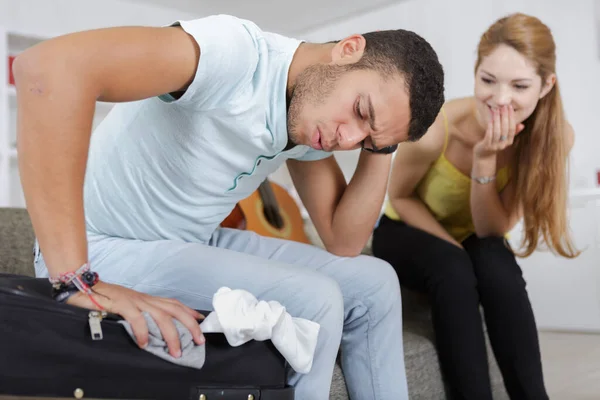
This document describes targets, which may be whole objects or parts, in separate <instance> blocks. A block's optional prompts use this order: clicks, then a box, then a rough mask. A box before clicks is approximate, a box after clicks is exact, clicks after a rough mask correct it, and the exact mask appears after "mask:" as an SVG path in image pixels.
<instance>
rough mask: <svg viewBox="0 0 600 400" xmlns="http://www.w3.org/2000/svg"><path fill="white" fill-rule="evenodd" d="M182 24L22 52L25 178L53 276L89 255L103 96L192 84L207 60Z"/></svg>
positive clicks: (17, 68)
mask: <svg viewBox="0 0 600 400" xmlns="http://www.w3.org/2000/svg"><path fill="white" fill-rule="evenodd" d="M199 52H200V50H199V48H198V45H197V44H196V42H195V41H194V40H193V39H192V38H191V37H190V36H189V35H188V34H187V33H185V32H184V31H183V30H182V29H179V28H145V27H130V28H110V29H100V30H94V31H87V32H81V33H75V34H71V35H66V36H62V37H58V38H55V39H51V40H48V41H46V42H43V43H41V44H39V45H37V46H35V47H32V48H31V49H28V50H27V51H25V52H24V53H22V54H21V55H19V56H18V57H17V59H16V60H15V62H14V66H13V70H14V74H15V81H16V88H17V93H18V96H17V99H18V109H19V116H18V123H17V130H18V133H17V135H18V150H19V168H20V174H21V181H22V185H23V189H24V192H25V199H26V201H27V208H28V211H29V214H30V216H31V221H32V224H33V227H34V230H35V233H36V236H37V238H38V240H39V242H40V246H41V248H42V249H43V253H44V259H45V261H46V263H47V265H48V270H49V272H50V275H51V276H53V275H58V274H60V273H61V272H66V271H73V270H76V269H77V268H78V267H79V266H81V265H82V264H84V263H85V262H86V261H87V259H88V258H87V241H86V233H85V224H84V212H83V190H82V188H83V178H84V175H85V165H86V161H87V154H88V146H89V140H90V134H91V127H92V120H93V116H94V109H95V102H96V101H97V100H103V101H111V102H121V101H133V100H139V99H144V98H147V97H152V96H156V95H160V94H163V93H168V92H175V91H180V90H184V89H185V88H186V86H187V85H188V84H189V82H190V81H191V80H192V78H193V76H194V73H195V70H196V66H197V63H198V60H199Z"/></svg>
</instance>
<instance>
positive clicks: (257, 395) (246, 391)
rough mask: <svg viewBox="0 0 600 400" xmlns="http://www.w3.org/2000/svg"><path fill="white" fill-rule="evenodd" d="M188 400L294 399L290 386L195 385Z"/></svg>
mask: <svg viewBox="0 0 600 400" xmlns="http://www.w3.org/2000/svg"><path fill="white" fill-rule="evenodd" d="M193 392H194V393H192V395H191V397H190V400H294V389H293V388H292V387H287V388H283V389H282V388H277V389H256V388H231V389H220V388H214V387H212V388H211V387H196V388H195V390H194V391H193Z"/></svg>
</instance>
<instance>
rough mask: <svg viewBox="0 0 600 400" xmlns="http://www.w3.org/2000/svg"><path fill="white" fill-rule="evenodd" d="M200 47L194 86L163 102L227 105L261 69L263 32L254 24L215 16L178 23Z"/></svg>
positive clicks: (212, 106) (228, 16)
mask: <svg viewBox="0 0 600 400" xmlns="http://www.w3.org/2000/svg"><path fill="white" fill-rule="evenodd" d="M170 26H181V28H182V29H183V30H184V31H186V32H187V33H188V34H190V35H191V36H192V37H193V38H194V39H195V40H196V42H197V43H198V46H199V47H200V60H199V62H198V68H197V70H196V74H195V76H194V79H193V81H192V83H191V84H190V85H189V87H188V88H187V90H186V91H185V93H184V94H183V95H182V96H181V97H180V98H179V99H175V98H174V97H173V96H172V95H171V94H164V95H161V96H159V98H160V99H161V100H163V101H166V102H169V103H177V104H182V105H186V106H191V107H193V108H196V109H210V108H216V107H219V106H220V105H222V104H225V103H227V102H228V101H229V100H230V99H231V98H232V97H233V96H234V95H235V94H236V93H237V92H238V91H242V90H243V89H244V87H245V85H248V84H249V83H250V82H251V80H252V77H253V75H254V73H255V71H256V70H257V66H258V62H259V46H261V45H262V43H261V42H263V40H262V32H261V31H260V29H259V28H258V27H257V26H256V25H255V24H254V23H252V22H250V21H247V20H244V19H240V18H237V17H233V16H230V15H214V16H210V17H205V18H200V19H195V20H191V21H176V22H174V23H173V24H171V25H170Z"/></svg>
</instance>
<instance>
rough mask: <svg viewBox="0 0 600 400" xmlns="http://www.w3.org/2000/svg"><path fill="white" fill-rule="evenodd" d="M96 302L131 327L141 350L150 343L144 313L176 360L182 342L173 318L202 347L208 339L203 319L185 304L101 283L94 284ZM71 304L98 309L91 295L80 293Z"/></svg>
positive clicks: (179, 354) (70, 301)
mask: <svg viewBox="0 0 600 400" xmlns="http://www.w3.org/2000/svg"><path fill="white" fill-rule="evenodd" d="M94 292H96V293H97V294H96V295H95V296H94V300H96V301H97V302H98V303H99V304H100V305H101V306H102V307H104V309H105V310H106V311H108V312H111V313H114V314H118V315H120V316H122V317H123V318H125V320H126V321H127V322H129V323H130V324H131V328H132V329H133V333H134V335H135V337H136V339H137V342H138V344H139V346H140V347H141V348H144V347H146V345H147V344H148V325H147V324H146V320H145V319H144V316H143V315H142V312H144V311H146V312H148V313H149V314H150V315H151V316H152V318H153V319H154V321H156V324H157V325H158V327H159V328H160V331H161V333H162V335H163V338H164V340H165V342H166V343H167V345H168V346H169V353H170V354H171V355H172V356H173V357H180V356H181V343H180V341H179V334H178V333H177V329H176V328H175V324H174V323H173V318H175V319H177V320H178V321H180V322H181V323H182V324H183V325H184V326H185V327H186V328H188V329H189V331H190V332H191V333H192V336H193V337H194V342H196V343H197V344H199V345H200V344H203V343H204V341H205V339H204V335H203V334H202V331H201V330H200V325H199V323H198V320H201V319H204V316H203V315H202V314H200V313H199V312H197V311H196V310H193V309H191V308H189V307H187V306H185V305H184V304H183V303H181V302H180V301H177V300H173V299H167V298H164V297H156V296H151V295H148V294H144V293H140V292H136V291H135V290H131V289H128V288H125V287H123V286H119V285H113V284H110V283H106V282H98V283H97V284H96V285H94ZM68 303H69V304H72V305H75V306H79V307H84V308H89V309H96V306H94V304H93V303H92V301H91V300H90V299H89V297H88V296H86V295H85V294H83V293H77V294H75V295H73V296H71V297H70V298H69V300H68Z"/></svg>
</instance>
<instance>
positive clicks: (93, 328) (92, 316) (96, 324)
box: [88, 311, 107, 340]
mask: <svg viewBox="0 0 600 400" xmlns="http://www.w3.org/2000/svg"><path fill="white" fill-rule="evenodd" d="M106 315H107V314H106V311H90V312H89V314H88V322H89V324H90V332H91V334H92V340H102V338H103V336H102V325H101V322H102V319H103V318H104V317H106Z"/></svg>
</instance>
